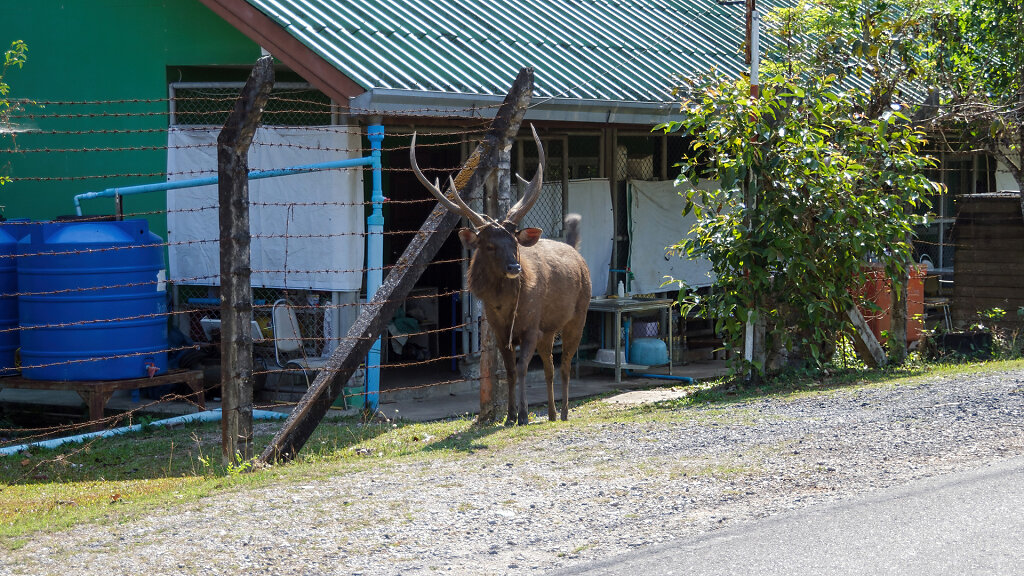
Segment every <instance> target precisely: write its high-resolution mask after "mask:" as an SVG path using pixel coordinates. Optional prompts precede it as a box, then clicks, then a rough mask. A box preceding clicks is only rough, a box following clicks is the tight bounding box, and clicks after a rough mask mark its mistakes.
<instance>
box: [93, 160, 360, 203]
mask: <svg viewBox="0 0 1024 576" xmlns="http://www.w3.org/2000/svg"><path fill="white" fill-rule="evenodd" d="M376 162H377V164H376V168H375V170H379V169H380V155H379V154H378V156H377V159H376ZM356 166H374V159H373V158H372V157H365V158H348V159H345V160H332V161H330V162H319V163H317V164H303V165H300V166H292V167H291V168H279V169H277V170H252V171H250V172H249V180H260V179H263V178H276V177H278V176H290V175H292V174H305V173H306V172H316V171H318V170H330V169H333V168H353V167H356ZM217 179H218V177H217V176H209V177H206V178H193V179H191V180H177V181H174V182H156V183H154V184H140V185H138V186H125V187H123V188H107V189H106V190H100V191H99V192H85V193H84V194H79V195H77V196H75V212H76V213H77V214H78V215H79V216H81V215H82V204H81V202H82V200H90V199H92V198H104V197H108V196H127V195H129V194H142V193H144V192H162V191H167V190H178V189H180V188H193V187H195V186H208V185H210V184H216V183H217Z"/></svg>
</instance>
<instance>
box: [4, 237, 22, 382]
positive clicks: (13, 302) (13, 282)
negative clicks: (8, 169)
mask: <svg viewBox="0 0 1024 576" xmlns="http://www.w3.org/2000/svg"><path fill="white" fill-rule="evenodd" d="M17 254H18V240H17V238H15V237H14V236H12V235H11V234H8V233H7V231H6V230H4V229H2V228H0V375H7V374H13V373H14V372H15V364H14V353H15V351H17V349H18V297H17V296H16V294H17V293H18V268H17V266H18V263H17Z"/></svg>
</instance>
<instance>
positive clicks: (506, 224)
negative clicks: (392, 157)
mask: <svg viewBox="0 0 1024 576" xmlns="http://www.w3.org/2000/svg"><path fill="white" fill-rule="evenodd" d="M530 130H531V131H532V132H533V140H534V142H536V143H537V160H538V164H537V171H536V172H535V173H534V175H533V179H532V180H530V181H529V182H527V183H526V193H525V194H524V195H523V197H522V198H520V199H519V201H518V202H516V203H515V205H514V206H512V208H510V209H509V211H508V213H507V214H505V218H504V219H503V220H502V221H501V222H498V221H497V220H495V219H494V218H491V217H490V216H487V215H486V214H480V213H479V212H477V211H475V210H473V209H472V208H470V207H469V206H468V205H467V204H466V203H465V202H464V201H463V200H462V198H461V197H460V196H459V191H458V190H457V189H456V187H455V181H454V180H453V179H452V178H451V177H449V178H448V194H447V195H446V194H445V193H443V192H442V191H441V188H440V185H439V181H437V180H435V181H434V183H433V184H431V183H430V181H429V180H427V177H426V176H424V175H423V172H421V171H420V168H419V166H418V165H417V164H416V134H415V133H413V135H412V146H411V147H410V148H409V162H410V164H411V165H412V169H413V172H414V173H415V174H416V178H418V179H419V181H420V182H421V183H422V184H423V185H424V186H426V188H427V190H430V193H431V194H433V196H434V197H435V198H437V201H438V202H440V203H441V205H442V206H444V207H445V208H447V209H448V210H450V211H452V212H454V213H456V214H458V215H460V216H463V217H464V218H466V219H467V220H468V221H469V223H470V226H471V228H463V229H461V230H459V240H461V241H462V245H463V246H465V247H466V248H467V249H469V250H477V251H478V252H477V253H478V254H485V255H486V257H485V258H483V259H478V258H477V257H476V254H474V257H473V262H474V264H476V263H477V261H478V260H480V262H481V264H477V265H484V266H486V267H487V268H489V269H491V275H490V276H491V277H492V278H496V277H501V276H504V277H506V278H515V277H517V276H518V275H519V274H520V272H522V266H521V264H520V262H519V247H520V246H526V247H529V246H533V245H534V244H536V243H537V241H538V240H540V236H541V230H540V228H524V229H522V230H520V229H519V223H520V222H521V221H522V219H523V217H524V216H526V213H527V212H529V211H530V208H533V205H534V204H535V203H536V202H537V198H539V197H540V191H541V187H542V186H543V183H544V182H543V178H544V147H543V146H542V145H541V142H540V137H539V136H537V129H536V128H534V127H533V126H532V125H531V126H530ZM520 180H521V181H523V179H522V178H520ZM524 182H525V181H524Z"/></svg>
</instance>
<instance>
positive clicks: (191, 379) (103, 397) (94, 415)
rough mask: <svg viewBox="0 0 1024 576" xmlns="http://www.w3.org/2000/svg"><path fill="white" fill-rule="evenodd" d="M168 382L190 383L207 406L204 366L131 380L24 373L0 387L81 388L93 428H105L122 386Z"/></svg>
mask: <svg viewBox="0 0 1024 576" xmlns="http://www.w3.org/2000/svg"><path fill="white" fill-rule="evenodd" d="M164 384H187V385H188V387H189V388H190V389H191V390H192V394H190V395H189V396H194V397H195V402H196V404H198V405H199V408H200V409H202V410H205V409H206V398H205V397H204V396H203V392H204V390H203V371H202V370H175V371H172V372H168V373H166V374H160V375H157V376H153V377H151V378H150V377H142V378H131V379H129V380H92V381H74V382H72V381H61V380H28V379H26V378H22V377H21V376H9V377H5V378H0V390H2V389H4V388H18V389H29V390H70V391H73V392H77V393H78V395H79V396H81V397H82V400H84V401H85V404H86V406H88V407H89V421H90V422H92V423H93V425H92V428H93V430H102V429H103V423H102V422H101V420H102V419H103V411H104V409H105V408H106V406H107V402H108V401H109V400H110V397H111V396H113V395H114V392H116V391H118V390H139V389H141V388H150V387H153V386H162V385H164Z"/></svg>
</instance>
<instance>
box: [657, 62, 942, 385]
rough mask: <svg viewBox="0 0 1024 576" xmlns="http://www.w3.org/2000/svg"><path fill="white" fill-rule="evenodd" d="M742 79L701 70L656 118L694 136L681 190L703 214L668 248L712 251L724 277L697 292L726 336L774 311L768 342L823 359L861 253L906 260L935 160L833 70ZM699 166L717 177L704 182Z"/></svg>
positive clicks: (904, 123) (855, 280) (912, 134)
mask: <svg viewBox="0 0 1024 576" xmlns="http://www.w3.org/2000/svg"><path fill="white" fill-rule="evenodd" d="M747 91H748V87H747V85H746V83H745V82H733V81H728V80H723V79H721V78H717V77H714V76H705V77H703V78H701V79H699V80H698V81H697V82H695V84H694V85H693V86H692V87H691V94H694V95H695V97H694V98H693V99H692V100H690V101H689V102H687V103H686V104H685V107H684V117H683V119H682V120H679V121H676V122H671V123H669V124H666V125H664V126H662V127H661V128H662V129H664V130H665V131H667V132H677V131H681V132H683V133H684V134H685V135H687V136H689V137H690V138H692V150H693V152H694V154H693V156H694V158H691V159H690V160H688V161H684V162H683V163H681V164H679V167H680V169H681V173H680V176H679V178H678V179H677V183H678V184H687V183H688V184H689V185H691V186H693V188H692V189H690V190H688V191H686V192H684V193H683V194H684V195H685V197H686V199H687V205H686V211H687V212H689V211H690V210H692V211H693V212H694V213H695V215H696V217H697V223H696V225H695V226H694V228H693V229H692V230H691V235H690V236H689V237H687V238H685V239H683V240H682V241H680V243H679V244H677V245H676V246H674V247H673V249H674V250H675V251H677V252H678V253H680V254H685V255H687V256H688V257H691V258H694V257H702V258H706V259H708V260H709V261H710V262H711V263H712V266H713V269H714V272H715V274H716V275H717V278H718V284H719V286H720V288H721V289H719V290H716V291H715V292H714V293H713V294H712V296H710V297H708V298H706V299H705V300H703V301H702V302H691V304H694V303H696V304H698V305H702V306H703V307H704V308H705V309H706V312H707V313H708V314H709V315H710V316H711V317H714V318H717V319H718V325H717V329H718V330H719V331H721V332H723V333H724V334H726V336H727V339H728V341H729V342H730V345H734V346H735V345H739V343H740V342H742V338H743V333H744V327H745V322H746V320H747V316H746V312H747V311H751V312H752V313H753V314H754V318H756V317H762V318H765V319H766V321H767V324H768V326H769V334H768V337H769V340H770V343H769V349H779V348H785V349H786V350H787V351H790V352H791V353H793V352H796V353H798V354H799V355H800V356H802V357H803V358H805V359H806V360H809V361H810V362H811V363H812V364H815V365H822V364H823V363H824V362H826V361H828V360H829V359H830V357H831V354H832V352H833V351H834V347H835V342H836V341H837V338H838V335H839V334H840V333H841V332H842V331H843V330H844V327H845V325H846V320H845V316H844V314H843V313H844V312H845V311H846V310H847V309H849V308H851V307H852V306H853V305H854V304H855V303H856V297H855V292H854V289H855V287H856V286H859V285H860V284H861V283H862V281H863V276H862V264H863V262H865V261H866V260H868V259H869V258H871V259H875V260H878V261H880V262H882V263H883V264H884V265H885V267H886V269H887V270H888V271H889V273H890V274H893V275H896V274H904V273H905V272H906V269H905V266H906V263H907V261H908V260H907V254H908V253H909V250H910V246H909V239H910V237H911V235H912V232H913V227H914V226H915V225H917V224H920V223H922V217H921V216H918V215H916V214H915V208H916V207H917V206H919V205H922V204H924V205H927V199H926V198H927V195H928V194H929V193H930V192H933V191H934V186H935V185H934V184H933V183H931V182H929V181H928V180H927V179H926V178H925V177H924V176H923V175H922V174H921V171H922V170H923V169H924V168H926V167H928V166H931V165H932V162H931V160H929V159H928V158H925V157H923V156H921V155H919V154H918V150H919V149H920V147H921V146H922V144H923V143H924V140H923V138H922V135H921V133H920V132H918V131H917V130H916V129H915V128H913V126H912V125H911V124H910V123H909V121H908V119H907V117H906V116H904V115H903V114H902V113H901V112H900V111H899V110H895V109H892V110H889V111H888V112H887V113H885V114H883V115H882V116H881V117H880V118H870V117H867V116H865V115H864V114H862V113H860V112H859V111H858V110H856V109H855V104H853V102H854V101H855V98H853V97H852V96H851V94H850V92H849V91H844V90H841V89H839V87H838V86H837V84H836V78H835V77H834V76H825V77H810V78H807V79H806V80H804V81H803V82H802V83H801V84H800V85H797V84H795V83H793V82H790V81H788V80H786V79H785V78H782V77H776V78H772V79H771V80H769V81H767V82H765V83H764V84H763V87H762V92H761V98H760V99H753V98H751V97H750V96H749V95H747ZM698 95H699V96H698ZM698 154H699V155H700V156H697V155H698ZM698 158H699V160H698ZM702 177H703V178H708V179H710V180H712V181H717V183H719V184H720V187H715V188H714V189H710V190H708V189H707V188H708V186H704V187H703V188H705V189H704V190H701V189H698V188H697V186H698V185H699V179H700V178H702ZM745 183H747V184H748V185H749V186H750V187H751V188H752V189H753V190H754V193H755V196H756V203H754V204H752V205H750V206H747V205H745V203H744V194H743V187H744V185H745ZM755 368H757V369H758V370H762V371H763V369H764V367H763V366H756V367H755Z"/></svg>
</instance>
